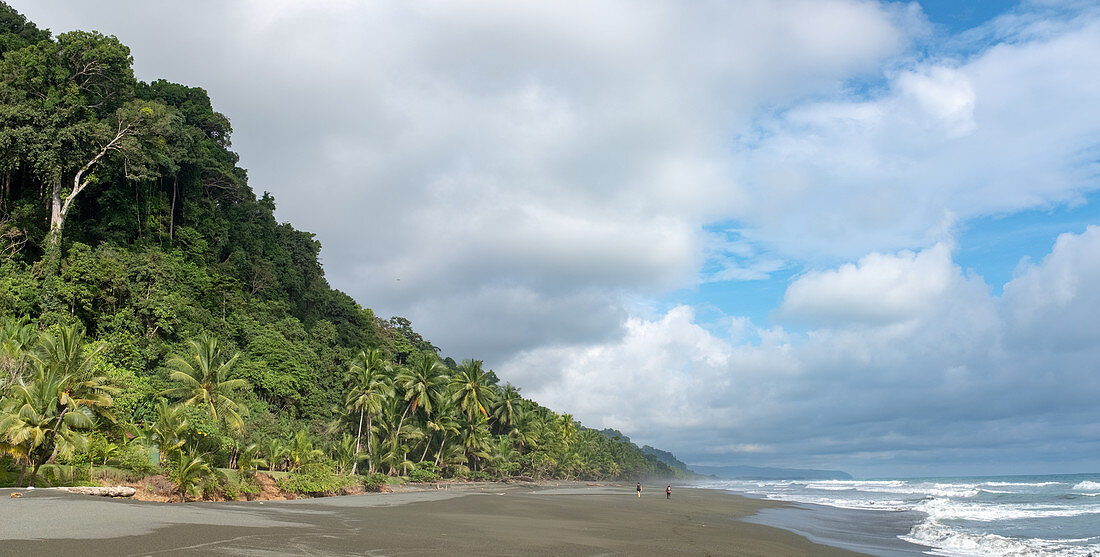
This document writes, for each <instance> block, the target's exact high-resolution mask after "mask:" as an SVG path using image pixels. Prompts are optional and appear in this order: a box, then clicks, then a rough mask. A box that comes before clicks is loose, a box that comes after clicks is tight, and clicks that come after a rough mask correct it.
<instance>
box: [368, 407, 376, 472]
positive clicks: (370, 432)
mask: <svg viewBox="0 0 1100 557" xmlns="http://www.w3.org/2000/svg"><path fill="white" fill-rule="evenodd" d="M373 440H374V430H373V429H371V416H370V414H367V472H368V473H371V474H373V473H374V443H372V442H371V441H373Z"/></svg>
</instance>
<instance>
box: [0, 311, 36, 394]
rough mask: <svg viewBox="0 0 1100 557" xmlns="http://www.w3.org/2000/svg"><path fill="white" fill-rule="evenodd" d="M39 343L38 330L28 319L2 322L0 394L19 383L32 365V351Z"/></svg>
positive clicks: (0, 325) (11, 319)
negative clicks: (8, 386) (5, 388)
mask: <svg viewBox="0 0 1100 557" xmlns="http://www.w3.org/2000/svg"><path fill="white" fill-rule="evenodd" d="M37 342H38V328H37V327H35V326H34V325H31V324H30V323H27V320H26V319H15V318H13V317H9V318H6V319H4V320H3V321H0V370H2V372H0V394H2V393H3V391H4V387H6V386H7V385H14V384H15V383H18V382H19V380H20V379H21V378H22V377H23V373H24V371H25V370H26V369H27V367H28V366H29V363H30V356H31V349H32V348H34V345H35V344H36V343H37Z"/></svg>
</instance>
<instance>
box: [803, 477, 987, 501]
mask: <svg viewBox="0 0 1100 557" xmlns="http://www.w3.org/2000/svg"><path fill="white" fill-rule="evenodd" d="M978 486H979V484H971V483H961V484H956V483H951V484H949V483H909V482H901V481H876V482H867V481H864V482H861V481H841V480H836V481H830V482H817V483H809V484H806V489H814V490H818V491H862V492H867V493H886V494H892V495H916V496H921V497H962V498H965V497H975V496H977V495H978V494H979V493H980V492H981V491H980V490H979V489H978Z"/></svg>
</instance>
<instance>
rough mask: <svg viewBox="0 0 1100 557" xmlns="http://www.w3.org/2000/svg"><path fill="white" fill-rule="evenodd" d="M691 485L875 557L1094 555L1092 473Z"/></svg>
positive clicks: (1095, 482)
mask: <svg viewBox="0 0 1100 557" xmlns="http://www.w3.org/2000/svg"><path fill="white" fill-rule="evenodd" d="M696 485H698V486H699V487H707V488H711V489H723V490H727V491H730V492H733V493H738V494H741V495H748V496H750V497H758V498H764V499H776V500H781V501H790V502H793V503H796V505H793V506H791V507H789V508H785V509H766V510H765V511H764V512H762V513H761V514H760V515H758V516H757V517H754V518H753V519H752V521H754V522H760V523H764V524H770V525H773V526H778V527H781V528H786V529H788V530H794V531H796V532H798V533H800V534H803V535H805V536H807V537H809V538H810V539H813V540H814V541H819V542H821V543H827V544H831V545H838V546H842V547H847V548H850V549H856V550H859V551H864V552H866V553H870V554H872V555H878V556H881V557H898V556H904V555H921V554H925V555H951V556H966V557H969V556H978V555H983V556H984V555H1004V556H1013V557H1025V556H1027V557H1030V556H1036V557H1038V556H1043V557H1048V556H1049V557H1085V556H1087V557H1100V474H1074V475H1051V476H998V477H966V478H915V479H900V480H868V481H860V480H853V481H841V480H829V481H815V480H806V481H793V480H792V481H779V480H761V481H750V480H733V481H726V480H715V481H709V482H700V483H698V484H696Z"/></svg>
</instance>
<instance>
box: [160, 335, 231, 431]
mask: <svg viewBox="0 0 1100 557" xmlns="http://www.w3.org/2000/svg"><path fill="white" fill-rule="evenodd" d="M190 344H191V355H190V356H189V357H187V358H179V357H177V358H172V359H171V360H169V361H168V367H169V368H171V369H172V373H171V374H169V376H168V378H169V379H171V380H172V381H175V382H177V383H180V385H179V386H178V387H175V388H171V389H167V390H165V391H163V393H162V394H164V395H167V396H172V397H175V398H178V399H182V400H183V403H184V404H187V405H194V406H200V407H202V408H204V409H206V411H207V412H209V413H210V416H211V417H212V418H214V420H220V421H222V422H224V423H225V424H226V425H227V426H229V427H230V428H232V429H233V430H234V431H240V430H241V428H242V427H243V426H244V420H243V419H242V418H241V412H243V411H244V410H245V408H244V407H243V406H242V405H241V404H240V403H239V402H237V401H236V400H234V396H235V395H234V393H235V391H237V390H245V389H248V388H249V386H248V382H247V381H245V380H244V379H230V377H229V376H230V373H231V371H232V369H233V364H234V363H236V361H237V358H238V357H240V353H239V352H238V353H236V354H233V355H232V356H230V357H229V358H228V359H226V358H225V355H224V353H223V352H222V349H221V345H220V344H219V342H218V340H217V339H216V338H214V337H212V336H210V335H207V334H205V333H204V334H203V335H201V336H200V337H199V338H198V339H195V340H192V341H191V342H190Z"/></svg>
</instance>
